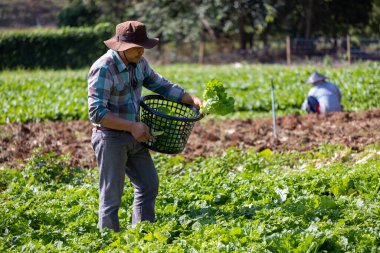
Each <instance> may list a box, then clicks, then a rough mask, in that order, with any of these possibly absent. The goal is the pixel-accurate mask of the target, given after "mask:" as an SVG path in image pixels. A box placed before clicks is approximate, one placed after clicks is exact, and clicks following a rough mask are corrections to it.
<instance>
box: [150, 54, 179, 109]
mask: <svg viewBox="0 0 380 253" xmlns="http://www.w3.org/2000/svg"><path fill="white" fill-rule="evenodd" d="M143 71H144V82H143V85H144V87H145V88H147V89H149V90H151V91H153V92H156V93H158V94H160V95H162V96H164V97H165V98H167V99H169V100H172V101H175V102H181V100H182V97H183V95H184V94H185V90H184V89H183V88H182V87H180V86H179V85H178V84H173V83H171V82H169V81H168V80H166V79H165V78H163V77H162V76H161V75H160V74H158V73H156V72H155V71H154V70H153V69H152V68H151V67H150V66H149V64H148V62H147V61H146V60H145V59H144V60H143Z"/></svg>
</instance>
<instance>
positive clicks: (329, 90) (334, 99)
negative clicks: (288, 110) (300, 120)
mask: <svg viewBox="0 0 380 253" xmlns="http://www.w3.org/2000/svg"><path fill="white" fill-rule="evenodd" d="M306 82H307V83H312V84H313V87H312V88H311V89H310V91H309V94H308V95H307V98H306V99H305V101H304V102H303V104H302V107H301V109H302V110H306V111H307V112H308V113H325V112H340V111H342V105H341V104H340V101H341V98H342V95H341V93H340V91H339V88H338V86H336V85H335V84H333V83H330V82H327V81H326V77H325V76H324V75H322V74H320V73H318V72H316V71H315V72H314V73H312V74H311V75H310V76H309V78H308V79H307V81H306Z"/></svg>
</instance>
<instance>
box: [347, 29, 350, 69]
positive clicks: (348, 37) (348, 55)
mask: <svg viewBox="0 0 380 253" xmlns="http://www.w3.org/2000/svg"><path fill="white" fill-rule="evenodd" d="M347 61H348V65H350V64H351V39H350V35H349V34H347Z"/></svg>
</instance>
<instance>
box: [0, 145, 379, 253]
mask: <svg viewBox="0 0 380 253" xmlns="http://www.w3.org/2000/svg"><path fill="white" fill-rule="evenodd" d="M332 151H333V152H332ZM379 153H380V150H379V147H367V148H366V149H365V150H364V151H361V152H356V151H352V150H349V149H345V148H343V147H339V146H329V145H322V146H320V147H319V148H318V149H315V150H313V151H308V152H305V153H299V152H289V153H284V154H277V153H273V152H271V151H270V150H265V151H262V152H256V151H255V150H252V149H249V150H241V149H238V148H231V149H227V150H226V151H225V153H224V154H223V155H220V156H216V157H209V158H201V157H199V158H197V159H196V160H194V161H192V162H186V161H185V159H184V158H183V157H181V156H172V157H170V156H165V155H160V154H157V153H156V154H154V156H153V159H154V162H155V164H156V165H157V168H158V173H159V177H160V194H159V196H158V198H157V201H156V211H157V221H156V223H148V222H142V223H139V224H138V225H137V226H136V227H134V228H133V227H131V224H130V219H131V205H132V202H133V187H132V185H131V184H129V183H128V184H126V185H125V188H124V194H123V199H122V205H121V209H120V211H119V216H120V224H121V228H122V230H121V232H120V233H113V232H112V231H109V230H104V231H102V232H99V231H98V229H97V227H96V223H97V219H98V218H97V208H98V189H97V187H98V186H97V178H98V174H97V173H98V172H97V170H96V169H93V170H84V169H81V168H75V167H71V166H69V165H68V161H69V160H68V157H59V156H55V155H53V154H42V153H37V154H36V155H35V156H34V157H32V158H31V159H30V160H29V161H28V162H27V164H26V165H25V167H24V168H23V170H22V171H14V170H11V169H3V170H0V182H6V183H5V184H0V185H2V186H1V188H0V189H1V190H0V198H1V199H2V201H1V202H0V215H1V217H2V219H0V251H1V252H36V251H37V252H153V251H154V252H378V251H379V249H380V241H379V235H380V219H379V215H380V197H379V196H380V195H379V182H380V171H379V166H380V156H379ZM342 156H345V157H346V159H344V160H339V159H337V157H342Z"/></svg>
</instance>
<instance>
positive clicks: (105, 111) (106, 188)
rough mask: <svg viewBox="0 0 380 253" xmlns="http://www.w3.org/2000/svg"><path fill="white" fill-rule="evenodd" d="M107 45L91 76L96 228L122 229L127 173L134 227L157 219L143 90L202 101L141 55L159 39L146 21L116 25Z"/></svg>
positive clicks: (191, 102) (197, 104)
mask: <svg viewBox="0 0 380 253" xmlns="http://www.w3.org/2000/svg"><path fill="white" fill-rule="evenodd" d="M104 43H105V44H106V46H107V47H108V48H109V50H108V51H107V52H106V53H105V54H104V55H103V56H101V57H100V58H99V59H98V60H97V61H96V62H95V63H94V64H93V65H92V67H91V69H90V72H89V76H88V107H89V108H88V112H89V116H90V120H91V122H92V124H93V125H94V129H93V131H92V140H91V143H92V147H93V149H94V151H95V156H96V159H97V164H98V169H99V198H100V203H99V223H98V227H99V229H100V230H101V229H103V228H110V229H113V230H114V231H119V230H120V228H119V219H118V210H119V207H120V203H121V197H122V194H123V188H124V181H125V175H127V176H128V177H129V179H130V181H131V183H132V185H133V186H134V188H135V189H134V203H133V213H132V225H135V224H136V223H137V222H140V221H144V220H148V221H151V222H154V221H155V210H154V209H155V199H156V196H157V194H158V176H157V172H156V169H155V166H154V164H153V161H152V158H151V156H150V153H149V151H148V149H147V148H146V147H144V146H143V145H142V143H143V142H146V141H148V140H150V139H152V138H153V137H152V135H151V133H150V130H149V127H148V126H147V125H145V124H144V123H142V122H140V120H139V103H140V97H141V92H142V86H144V87H146V88H147V89H149V90H151V91H153V92H156V93H159V94H161V95H162V96H164V97H166V98H168V99H170V100H172V101H176V102H183V103H186V104H189V105H193V106H194V107H196V108H198V109H199V108H200V106H201V104H202V101H201V100H200V99H199V98H197V97H194V96H191V95H190V94H189V93H187V92H185V91H184V89H182V88H181V87H180V86H178V85H176V84H173V83H171V82H169V81H167V80H166V79H164V78H163V77H162V76H161V75H159V74H158V73H156V72H155V71H154V70H153V69H151V67H150V66H149V64H148V62H147V60H146V59H145V58H144V57H142V55H143V53H144V49H150V48H153V47H154V46H156V45H157V44H158V39H157V38H148V37H147V32H146V27H145V25H144V24H143V23H141V22H138V21H126V22H123V23H121V24H118V25H117V26H116V35H115V36H114V37H112V38H111V39H109V40H107V41H104Z"/></svg>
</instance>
